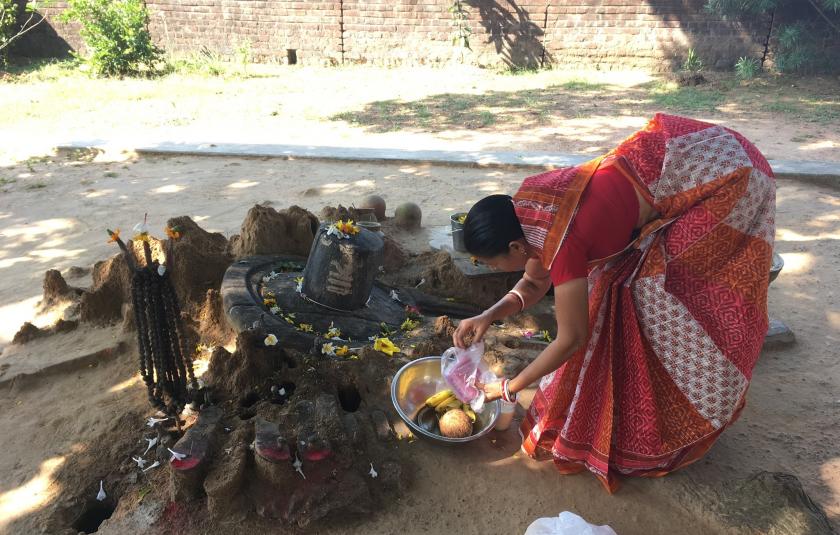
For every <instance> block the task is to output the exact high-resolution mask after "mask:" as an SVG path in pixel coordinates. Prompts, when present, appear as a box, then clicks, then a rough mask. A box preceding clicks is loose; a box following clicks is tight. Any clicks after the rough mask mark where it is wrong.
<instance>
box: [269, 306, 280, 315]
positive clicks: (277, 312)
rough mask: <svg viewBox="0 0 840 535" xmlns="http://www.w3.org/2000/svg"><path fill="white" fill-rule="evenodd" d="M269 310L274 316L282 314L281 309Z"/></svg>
mask: <svg viewBox="0 0 840 535" xmlns="http://www.w3.org/2000/svg"><path fill="white" fill-rule="evenodd" d="M268 310H269V311H270V312H271V313H272V314H274V315H277V314H279V313H280V307H271V308H269V309H268Z"/></svg>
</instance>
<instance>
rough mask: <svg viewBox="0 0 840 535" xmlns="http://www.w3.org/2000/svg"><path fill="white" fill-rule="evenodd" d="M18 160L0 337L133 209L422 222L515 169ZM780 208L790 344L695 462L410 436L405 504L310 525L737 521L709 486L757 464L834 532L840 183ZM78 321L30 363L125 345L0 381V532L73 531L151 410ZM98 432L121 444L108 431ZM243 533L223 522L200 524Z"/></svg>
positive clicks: (442, 215) (5, 208)
mask: <svg viewBox="0 0 840 535" xmlns="http://www.w3.org/2000/svg"><path fill="white" fill-rule="evenodd" d="M30 165H31V166H32V169H29V168H28V167H27V166H26V165H23V164H19V165H17V166H14V167H6V168H3V172H4V173H5V174H7V175H9V176H12V177H14V178H15V180H16V181H15V182H14V183H11V184H7V185H5V186H4V189H5V190H6V191H5V193H3V194H2V196H0V254H1V255H2V256H0V273H2V274H3V275H4V276H3V277H2V279H0V307H2V308H0V314H1V315H2V322H0V326H1V327H2V329H3V332H2V340H3V342H4V344H8V342H9V340H10V339H11V336H12V335H13V334H14V332H15V331H16V329H17V327H18V326H19V325H20V324H21V323H22V322H23V321H24V320H26V319H30V318H32V317H33V315H34V305H35V304H36V303H37V301H38V300H39V298H40V294H41V289H40V285H41V281H42V278H43V272H44V271H45V270H46V269H49V268H57V269H60V270H62V271H63V272H66V270H67V269H68V268H70V267H71V266H82V267H87V266H90V265H91V264H92V263H93V262H94V261H96V260H99V259H102V258H105V257H107V256H109V255H111V254H113V253H114V252H115V250H114V249H115V248H114V246H113V244H111V245H109V244H107V243H106V241H107V235H106V233H105V228H107V227H120V228H123V229H125V231H126V232H129V229H130V228H131V227H132V226H133V225H134V223H136V222H137V221H139V220H140V219H141V218H142V216H143V214H142V213H143V212H146V211H147V212H148V214H149V221H150V223H151V225H152V227H153V228H162V227H163V225H164V223H165V220H166V219H167V218H169V217H173V216H177V215H189V216H191V217H192V218H193V219H194V220H196V221H197V222H199V224H200V225H202V227H204V228H205V229H208V230H213V231H219V232H223V233H224V234H225V235H228V236H229V235H231V234H233V233H236V232H237V231H238V228H239V225H240V224H241V222H242V219H243V218H244V215H245V212H246V211H247V210H248V208H249V207H250V206H252V205H253V204H255V203H261V202H266V201H267V202H270V203H271V204H272V205H273V206H274V207H276V208H283V207H286V206H289V205H291V204H299V205H301V206H304V207H306V208H308V209H310V210H313V211H315V212H316V213H317V212H318V211H319V210H320V208H321V207H322V206H324V205H326V204H336V203H344V204H351V203H352V202H354V201H356V200H358V199H360V198H361V197H363V196H364V195H366V194H368V193H371V192H377V193H379V194H381V195H383V196H384V197H385V198H386V200H387V201H388V203H389V212H390V211H392V210H393V207H394V206H395V205H396V204H398V203H400V202H403V201H409V200H410V201H414V202H417V203H418V204H420V205H421V206H422V207H423V209H424V225H425V226H426V227H431V226H434V225H443V224H446V221H447V217H446V216H447V215H448V214H449V213H452V212H455V211H457V210H460V209H462V208H464V207H467V206H468V205H470V204H471V203H472V202H474V201H475V200H477V199H478V198H480V197H481V196H484V195H487V194H490V193H495V192H512V191H513V190H514V189H515V187H516V186H517V185H518V183H519V181H520V180H521V179H522V178H523V177H524V176H525V174H526V173H524V172H522V171H519V172H511V171H499V170H489V169H470V168H451V167H441V166H426V165H423V166H409V165H371V164H362V163H359V164H346V163H323V162H312V161H280V160H269V159H264V160H255V159H230V158H191V157H184V158H142V159H133V158H129V159H127V160H124V161H115V162H92V163H89V162H79V161H74V160H72V159H66V158H65V157H63V156H60V157H57V158H55V159H54V160H52V162H51V163H50V162H48V161H44V162H39V163H34V164H30ZM36 185H37V187H33V186H36ZM777 214H778V215H777V244H776V249H777V251H778V252H779V253H781V254H782V256H783V257H784V259H785V261H786V267H785V270H784V271H783V272H782V274H781V276H780V277H779V279H778V280H777V281H776V282H774V283H773V285H772V287H771V290H770V312H771V316H772V317H777V318H780V319H783V320H784V321H786V322H787V323H788V325H790V327H791V328H792V329H793V331H794V332H795V333H796V335H797V343H796V345H794V346H792V347H789V348H786V349H778V350H768V351H765V352H764V354H763V355H762V357H761V359H760V360H759V362H758V365H757V367H756V369H755V372H754V375H753V382H752V386H751V389H750V393H749V398H748V404H747V407H746V409H745V410H744V412H743V414H742V416H741V418H740V420H739V421H738V422H737V423H736V424H735V425H733V426H732V428H731V429H729V430H728V431H727V432H726V433H724V435H723V436H722V438H721V439H720V440H719V441H718V443H717V445H716V446H715V447H714V448H713V449H712V451H711V452H710V454H709V455H708V456H707V457H706V458H705V459H703V460H702V461H701V462H698V463H697V464H695V465H693V466H691V467H689V468H687V469H685V470H683V471H681V472H679V473H677V474H674V475H671V476H669V477H666V478H661V479H653V480H644V479H637V480H630V481H627V482H626V483H625V485H624V486H623V487H622V489H621V491H620V492H619V493H617V494H616V495H614V496H609V495H607V494H606V493H605V492H604V491H603V490H602V488H601V487H600V485H599V484H598V483H597V482H596V480H595V479H594V478H592V477H591V476H589V475H587V474H580V475H575V476H560V475H558V474H557V473H556V472H555V470H554V468H553V467H552V466H551V465H548V464H539V463H535V462H533V461H530V460H528V459H524V458H521V457H520V456H519V455H518V454H517V448H518V442H517V436H516V434H515V432H513V431H509V432H506V433H497V434H495V435H494V436H492V437H491V439H488V440H484V441H479V442H477V443H474V444H471V445H469V446H467V447H464V448H441V447H439V446H435V445H432V444H429V443H426V442H423V441H416V442H413V443H411V444H407V445H404V446H400V447H407V448H413V449H414V451H413V452H412V456H413V458H414V459H415V461H416V472H415V473H414V477H413V484H412V487H411V489H410V490H409V491H408V493H407V494H406V495H405V496H404V497H403V498H402V499H400V500H399V501H397V502H396V503H394V504H392V505H391V506H389V507H386V508H385V509H383V510H381V511H378V512H376V513H375V514H373V515H371V516H370V518H363V519H359V518H355V519H352V520H348V521H341V522H340V523H337V522H333V523H331V524H330V525H328V526H325V527H324V528H323V530H319V532H320V533H331V534H332V533H335V534H339V533H343V534H351V533H353V534H356V533H367V534H369V533H383V534H385V533H398V532H402V533H451V532H458V533H464V534H473V533H475V534H479V533H480V534H485V533H521V532H523V531H524V529H525V527H526V526H527V525H528V524H529V523H530V522H531V521H533V520H534V519H536V518H538V517H542V516H553V515H556V514H558V513H559V512H560V511H563V510H572V511H575V512H577V513H578V514H581V515H582V516H584V517H585V518H587V519H588V520H590V521H592V522H595V523H607V524H610V525H611V526H612V527H613V528H615V529H616V530H617V532H618V533H619V534H621V535H632V534H663V535H664V534H672V533H698V534H699V533H711V532H726V531H725V530H726V529H728V528H733V529H734V528H737V525H736V524H735V523H731V524H730V525H728V524H726V523H725V522H724V523H721V521H720V520H719V519H715V518H713V515H712V514H711V513H710V511H709V510H708V508H710V507H711V506H710V501H709V500H710V499H711V498H710V497H714V496H715V495H716V493H722V492H724V490H725V489H726V488H727V485H729V484H730V482H732V481H737V480H740V479H743V478H746V477H748V476H750V475H751V474H753V473H755V472H757V471H760V470H769V471H780V472H788V473H791V474H795V475H796V476H798V477H799V478H800V480H801V481H802V483H803V485H804V487H805V489H806V491H807V492H808V493H809V495H810V496H811V497H812V498H813V499H814V500H815V501H816V502H817V503H819V504H820V505H821V506H822V507H823V508H824V509H825V511H826V513H827V514H828V515H829V517H830V518H831V519H832V522H833V523H834V525H835V528H836V527H837V526H840V430H838V428H837V425H836V423H837V422H836V414H837V410H838V408H840V394H838V393H839V392H840V364H838V362H837V359H836V350H835V349H834V348H835V347H836V344H837V343H838V342H840V306H838V297H840V295H838V293H837V288H838V283H840V275H838V270H837V267H836V266H837V265H838V261H840V195H838V193H837V191H835V190H829V189H821V188H819V187H816V186H810V185H804V184H801V183H798V182H793V181H783V182H780V183H779V189H778V212H777ZM69 282H70V283H71V284H75V285H86V284H88V283H89V281H87V280H86V279H84V278H80V279H75V280H73V279H71V280H70V281H69ZM51 319H53V318H50V317H47V316H44V317H41V318H37V319H36V321H40V322H41V324H47V323H49V322H50V321H51ZM82 329H83V330H82V331H77V332H75V333H72V334H71V335H55V337H53V338H48V339H44V340H37V341H35V342H32V345H30V346H29V347H30V348H31V349H32V353H33V356H32V358H33V359H38V358H42V357H39V356H38V354H39V353H40V354H42V355H51V354H53V353H55V352H56V351H63V350H62V349H60V348H61V347H64V346H61V344H65V346H66V345H67V344H68V342H67V341H66V340H67V339H66V338H62V337H68V336H75V337H80V336H81V337H83V338H86V339H87V340H89V344H84V347H88V346H89V347H90V348H92V350H95V349H96V348H99V347H117V346H118V343H119V342H120V341H121V340H125V341H126V347H125V349H124V350H123V351H121V352H120V351H117V352H115V354H114V356H113V358H110V359H107V360H103V361H102V362H101V363H99V364H95V365H94V364H85V365H83V366H81V367H78V368H77V369H73V370H68V371H65V372H64V373H60V374H47V375H45V376H43V377H35V378H33V379H30V380H28V381H22V382H20V383H17V384H10V383H8V382H7V383H0V426H2V429H4V432H3V433H2V434H0V436H2V438H0V451H2V452H3V453H2V455H0V532H4V531H5V532H7V533H37V532H39V531H42V530H47V532H50V531H49V529H52V527H54V525H55V524H54V522H55V521H56V520H55V519H56V518H64V517H66V518H67V520H66V524H65V525H69V523H70V522H71V520H72V519H71V518H70V517H71V516H72V511H71V510H70V509H69V508H70V507H71V505H72V503H71V502H70V501H69V500H70V497H75V496H78V495H79V493H90V495H95V493H96V490H97V489H96V487H97V485H98V479H99V478H106V476H107V474H109V473H110V472H111V471H112V470H113V467H109V466H106V465H105V464H104V463H105V460H107V459H110V458H113V456H114V455H121V453H120V452H121V451H130V450H131V448H132V447H136V443H135V442H136V441H137V437H139V434H140V433H141V432H142V428H143V418H144V417H145V416H147V415H148V414H149V413H150V411H149V410H148V408H147V405H146V401H145V389H144V387H143V385H142V384H140V382H139V380H138V378H137V376H136V369H135V366H136V359H137V356H136V351H135V350H134V349H133V341H132V340H131V338H130V337H128V338H126V336H127V335H126V334H124V333H122V332H121V330H120V329H119V327H114V328H108V329H89V328H87V327H83V328H82ZM37 344H40V345H37ZM14 354H15V348H13V347H7V348H6V349H5V350H4V353H2V354H0V366H2V365H3V363H4V361H3V359H4V355H14ZM43 358H45V359H46V358H47V357H43ZM0 381H3V378H2V376H0ZM121 431H124V432H121ZM115 432H118V433H115ZM106 435H108V436H114V435H116V436H122V437H128V438H125V440H124V441H123V442H120V441H108V442H103V441H102V440H101V437H103V436H106ZM144 484H145V485H146V486H145V487H144V489H146V491H147V492H150V494H151V496H155V495H159V494H160V492H162V491H161V490H160V489H161V488H163V487H164V486H165V474H164V471H161V472H159V473H157V474H155V473H152V475H151V476H149V477H148V480H147V481H146V482H145V483H144ZM698 496H699V497H698ZM474 497H478V498H476V499H474ZM123 499H128V497H123ZM133 499H135V500H137V499H138V498H137V497H136V496H135V497H134V498H133ZM146 514H149V515H152V513H150V512H149V511H148V510H146V509H144V508H143V507H138V508H137V510H136V515H135V518H134V519H133V520H132V521H131V522H129V523H128V524H119V523H113V524H111V525H110V526H109V523H106V524H104V525H103V529H102V530H101V532H106V533H107V532H110V533H125V532H127V530H128V529H129V528H127V527H126V526H131V527H130V530H131V532H142V531H143V530H142V529H141V527H142V525H143V522H142V518H144V517H143V515H146ZM50 522H53V524H51V523H50ZM247 527H248V524H247V522H246V523H244V524H242V523H239V520H238V519H230V522H228V523H225V524H220V525H219V526H216V527H215V528H214V529H215V531H212V532H214V533H233V532H236V530H237V529H245V528H247ZM148 532H153V530H149V531H148ZM155 532H157V531H155Z"/></svg>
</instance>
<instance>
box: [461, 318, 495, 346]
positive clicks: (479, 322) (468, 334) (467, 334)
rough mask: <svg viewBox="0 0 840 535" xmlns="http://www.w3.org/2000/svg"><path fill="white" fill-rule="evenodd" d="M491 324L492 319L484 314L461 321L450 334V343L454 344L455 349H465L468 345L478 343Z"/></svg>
mask: <svg viewBox="0 0 840 535" xmlns="http://www.w3.org/2000/svg"><path fill="white" fill-rule="evenodd" d="M492 323H493V320H492V318H490V316H489V315H488V314H487V313H486V312H485V313H483V314H480V315H478V316H475V317H472V318H467V319H465V320H461V323H459V324H458V328H457V329H455V332H454V333H452V343H454V344H455V347H458V348H461V349H465V348H466V347H468V346H469V345H472V344H475V343H476V342H480V341H481V339H482V338H484V333H486V332H487V329H489V328H490V325H491V324H492ZM467 342H469V343H467Z"/></svg>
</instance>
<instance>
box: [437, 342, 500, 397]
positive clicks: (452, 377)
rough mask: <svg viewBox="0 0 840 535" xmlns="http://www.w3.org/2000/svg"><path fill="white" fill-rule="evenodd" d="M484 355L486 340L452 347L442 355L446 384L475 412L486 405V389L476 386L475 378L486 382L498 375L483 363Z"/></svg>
mask: <svg viewBox="0 0 840 535" xmlns="http://www.w3.org/2000/svg"><path fill="white" fill-rule="evenodd" d="M483 356H484V342H478V343H476V344H473V345H471V346H470V347H468V348H466V349H460V348H457V347H450V348H449V349H447V350H446V351H444V353H443V355H441V357H440V373H441V375H442V376H443V379H444V380H445V381H446V384H448V385H449V387H450V388H451V389H452V392H453V393H454V394H455V397H457V398H458V399H459V400H460V401H461V402H462V403H469V405H470V407H472V410H474V411H475V412H480V411H481V409H482V407H484V391H483V390H479V389H478V388H476V387H475V380H476V379H477V378H479V377H480V379H481V381H482V382H484V383H488V382H492V381H495V380H496V375H495V374H494V373H493V372H491V371H489V370H487V368H486V366H484V365H483V362H482V361H481V357H483Z"/></svg>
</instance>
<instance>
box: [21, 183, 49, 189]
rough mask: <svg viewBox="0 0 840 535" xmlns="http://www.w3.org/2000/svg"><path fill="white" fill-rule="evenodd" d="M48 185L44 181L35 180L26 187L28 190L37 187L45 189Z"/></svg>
mask: <svg viewBox="0 0 840 535" xmlns="http://www.w3.org/2000/svg"><path fill="white" fill-rule="evenodd" d="M46 187H47V185H46V184H45V183H44V182H34V183H32V184H27V185H26V189H28V190H35V189H44V188H46Z"/></svg>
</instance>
